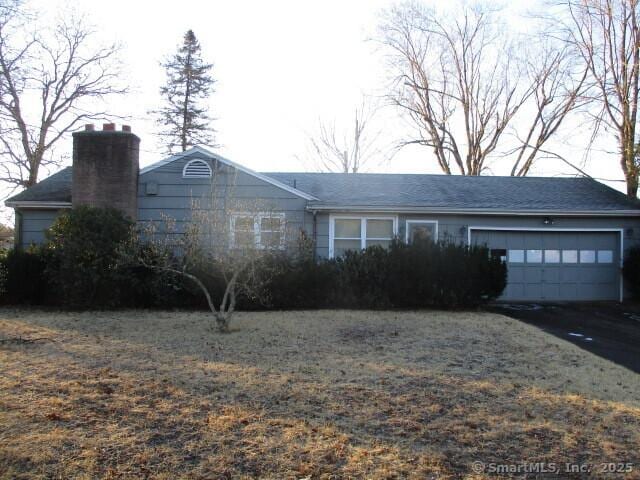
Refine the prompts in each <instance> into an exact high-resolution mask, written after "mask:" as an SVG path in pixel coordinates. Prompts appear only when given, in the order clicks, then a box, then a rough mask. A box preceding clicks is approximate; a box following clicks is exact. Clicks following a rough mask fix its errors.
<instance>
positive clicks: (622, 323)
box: [490, 302, 640, 373]
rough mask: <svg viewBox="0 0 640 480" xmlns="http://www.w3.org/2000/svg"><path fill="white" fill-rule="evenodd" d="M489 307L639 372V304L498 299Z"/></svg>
mask: <svg viewBox="0 0 640 480" xmlns="http://www.w3.org/2000/svg"><path fill="white" fill-rule="evenodd" d="M490 309H491V310H492V311H495V312H499V313H502V314H503V315H507V316H509V317H512V318H516V319H518V320H521V321H523V322H526V323H528V324H530V325H535V326H536V327H539V328H540V329H542V330H544V331H545V332H548V333H551V334H553V335H555V336H557V337H560V338H563V339H564V340H567V341H569V342H572V343H574V344H576V345H578V346H579V347H580V348H583V349H585V350H588V351H589V352H592V353H594V354H596V355H599V356H601V357H603V358H606V359H607V360H611V361H612V362H615V363H617V364H619V365H622V366H625V367H627V368H629V369H630V370H633V371H634V372H636V373H640V304H619V303H613V302H612V303H553V304H534V303H517V304H515V303H511V304H507V303H499V304H495V305H493V306H491V308H490Z"/></svg>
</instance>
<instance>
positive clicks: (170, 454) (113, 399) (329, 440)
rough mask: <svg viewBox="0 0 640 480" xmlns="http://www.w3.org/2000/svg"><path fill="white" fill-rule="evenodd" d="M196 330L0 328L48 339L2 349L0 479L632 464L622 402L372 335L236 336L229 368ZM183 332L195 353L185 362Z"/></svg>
mask: <svg viewBox="0 0 640 480" xmlns="http://www.w3.org/2000/svg"><path fill="white" fill-rule="evenodd" d="M189 325H190V324H189V322H186V323H185V322H183V323H182V324H179V325H176V327H177V328H173V327H172V326H167V325H166V324H165V326H164V330H163V332H159V331H155V332H153V331H149V332H148V335H147V336H146V337H145V336H144V335H143V334H142V332H137V333H135V332H132V335H131V336H132V337H134V338H135V341H134V339H128V338H127V330H128V329H129V330H131V329H134V328H135V327H127V326H124V327H123V326H122V325H120V324H117V325H116V324H115V323H114V324H113V325H112V327H113V328H111V329H109V328H107V329H103V328H102V327H100V328H98V327H96V325H93V326H91V325H86V324H84V323H80V324H79V323H77V322H74V321H66V320H64V321H60V322H57V323H56V322H54V324H52V322H50V321H48V320H39V319H37V318H30V317H27V318H20V319H18V320H15V321H14V320H12V321H5V322H3V323H0V333H2V334H3V335H5V336H6V335H17V334H21V335H23V336H26V337H28V336H29V335H36V334H37V335H40V336H43V335H46V336H48V337H50V338H51V339H52V341H51V342H48V343H38V344H30V345H2V346H0V359H1V361H0V415H1V417H0V418H1V419H2V424H3V425H4V427H5V428H4V429H3V431H2V432H0V471H4V472H8V473H6V478H14V477H20V476H21V475H22V476H24V478H33V477H37V476H42V477H51V476H62V477H70V476H78V475H88V476H92V477H107V478H114V477H140V476H153V477H160V478H164V477H166V478H173V477H174V476H179V475H181V474H182V475H187V476H189V478H231V477H234V478H235V477H238V476H246V477H265V476H266V477H279V478H300V477H304V476H309V475H311V476H313V478H318V477H326V478H342V477H349V476H352V477H370V478H381V477H409V478H429V476H433V477H434V478H462V477H465V478H467V477H466V475H471V476H472V475H474V473H473V471H472V470H471V464H472V462H473V461H475V460H481V461H483V462H485V463H500V464H521V463H522V462H527V463H535V462H555V463H558V464H563V463H564V462H569V463H587V462H589V463H599V462H635V463H636V465H638V463H639V462H640V458H638V451H637V445H638V442H640V409H638V408H635V407H630V406H626V405H624V404H622V403H613V402H605V401H600V400H592V399H588V398H585V397H584V396H578V395H563V394H559V393H557V392H551V391H548V390H544V389H537V388H533V387H531V386H529V385H527V384H523V383H517V382H513V381H500V380H498V379H496V378H492V377H491V376H489V375H486V374H485V373H483V374H482V375H481V376H478V378H474V377H473V376H472V375H471V376H470V375H461V374H450V373H446V369H445V371H444V372H443V371H434V370H433V369H430V368H426V367H420V365H418V364H411V363H409V364H404V363H403V362H401V361H399V359H398V358H395V357H390V358H386V359H385V355H384V354H383V353H382V351H381V350H379V349H378V346H379V345H378V344H377V343H375V342H373V343H372V342H371V338H372V335H373V336H375V335H376V333H375V332H373V333H371V332H369V335H368V336H367V337H366V338H362V339H360V341H359V343H358V346H357V347H356V346H354V345H352V344H351V343H352V342H353V340H354V339H352V338H350V337H349V336H348V335H347V337H346V339H345V333H348V332H345V330H344V329H343V330H340V329H337V330H335V331H332V335H336V337H335V338H331V339H330V341H329V344H331V342H333V343H334V344H335V345H336V346H335V348H332V349H330V348H325V346H324V345H325V341H327V340H326V339H325V340H324V341H319V339H318V341H317V342H314V337H313V335H311V336H305V335H304V334H302V337H301V338H297V340H296V338H291V337H288V336H287V335H288V334H287V332H283V335H284V336H285V337H286V338H284V339H278V338H276V339H271V338H269V337H267V336H261V335H260V334H257V335H254V336H252V337H251V339H250V340H252V342H253V345H252V344H251V342H248V341H247V340H249V339H245V338H244V337H242V336H241V335H242V332H240V333H237V334H234V335H238V337H237V338H236V339H235V341H236V342H237V344H236V345H234V351H236V353H235V355H231V354H230V351H229V349H228V348H225V346H224V345H223V346H221V345H220V344H219V343H218V341H223V342H227V341H229V342H233V341H234V339H233V338H232V337H233V336H224V337H223V339H222V340H220V338H219V337H217V338H215V339H210V338H208V337H206V336H202V337H200V333H197V334H194V332H193V331H189V332H188V331H187V330H185V328H186V329H188V328H195V327H193V325H191V326H189ZM107 326H108V325H107ZM243 328H244V329H247V328H249V327H247V326H243ZM358 328H360V327H358ZM381 328H382V330H381V332H382V333H380V335H382V336H383V337H382V338H384V341H383V342H381V343H382V344H385V345H387V347H388V348H397V345H396V344H394V341H395V340H394V338H395V337H397V336H398V332H397V330H398V329H395V330H394V329H391V330H389V331H387V330H386V329H387V327H381ZM399 329H400V330H401V331H402V325H400V327H399ZM244 331H245V332H246V334H247V335H249V332H248V331H247V330H244ZM394 331H395V332H396V333H395V334H394ZM180 332H183V333H184V334H186V335H187V336H189V337H190V336H191V335H195V337H196V338H201V339H202V341H201V342H200V343H198V342H194V341H193V339H191V341H189V342H185V343H184V344H183V350H184V352H180V348H179V347H180V344H181V343H180V340H178V342H177V344H176V343H172V342H174V340H175V339H172V337H173V336H180V335H181V333H180ZM255 333H256V332H254V334H255ZM258 333H259V332H258ZM290 333H291V332H289V334H290ZM378 333H379V331H378ZM254 337H255V338H254ZM299 337H300V335H299ZM260 338H262V342H263V343H262V344H261V343H260V341H261V340H260ZM339 339H343V340H344V342H343V344H340V343H339ZM145 340H146V341H145ZM398 341H399V342H405V341H407V339H405V338H400V339H399V340H398ZM274 342H275V344H274ZM278 342H280V343H278ZM250 348H253V349H254V350H260V349H262V350H263V351H264V352H265V355H264V356H261V355H255V354H254V355H253V356H252V355H251V354H250V352H249V351H248V349H250ZM370 349H373V351H371V350H370ZM277 352H281V356H282V358H281V359H280V360H279V361H278V360H277V358H272V356H273V355H275V354H277ZM431 353H432V354H433V355H437V353H438V352H431ZM330 475H335V477H330ZM0 478H2V474H0ZM469 478H473V477H469ZM476 478H483V477H482V475H477V477H476ZM576 478H579V475H576Z"/></svg>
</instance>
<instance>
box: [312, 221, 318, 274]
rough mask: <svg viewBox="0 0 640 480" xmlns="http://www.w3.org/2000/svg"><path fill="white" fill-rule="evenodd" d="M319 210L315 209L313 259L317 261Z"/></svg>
mask: <svg viewBox="0 0 640 480" xmlns="http://www.w3.org/2000/svg"><path fill="white" fill-rule="evenodd" d="M317 215H318V212H317V211H316V210H314V211H313V261H314V262H315V261H316V256H317V251H318V222H317Z"/></svg>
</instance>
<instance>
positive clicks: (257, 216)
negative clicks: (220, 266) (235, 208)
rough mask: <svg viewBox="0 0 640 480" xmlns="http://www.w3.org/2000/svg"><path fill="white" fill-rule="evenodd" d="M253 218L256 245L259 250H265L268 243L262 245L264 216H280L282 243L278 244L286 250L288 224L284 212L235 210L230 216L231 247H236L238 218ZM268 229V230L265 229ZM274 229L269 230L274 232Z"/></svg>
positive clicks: (279, 247)
mask: <svg viewBox="0 0 640 480" xmlns="http://www.w3.org/2000/svg"><path fill="white" fill-rule="evenodd" d="M247 217H248V218H253V235H254V238H255V247H256V248H257V249H258V250H264V249H266V248H267V246H266V245H262V229H261V228H260V227H261V224H262V219H264V218H279V219H280V226H281V227H280V245H278V250H284V249H285V246H286V239H285V235H286V231H287V229H286V225H285V218H286V217H285V214H284V213H283V212H277V213H274V212H258V213H255V212H233V213H232V214H231V216H230V218H229V246H230V247H231V248H236V219H238V218H247ZM265 231H266V230H265ZM273 231H274V230H269V232H273Z"/></svg>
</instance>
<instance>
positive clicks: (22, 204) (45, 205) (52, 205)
mask: <svg viewBox="0 0 640 480" xmlns="http://www.w3.org/2000/svg"><path fill="white" fill-rule="evenodd" d="M4 204H5V206H7V207H10V208H39V209H53V210H58V209H61V208H71V202H42V201H40V202H38V201H26V200H25V201H16V202H4Z"/></svg>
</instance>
